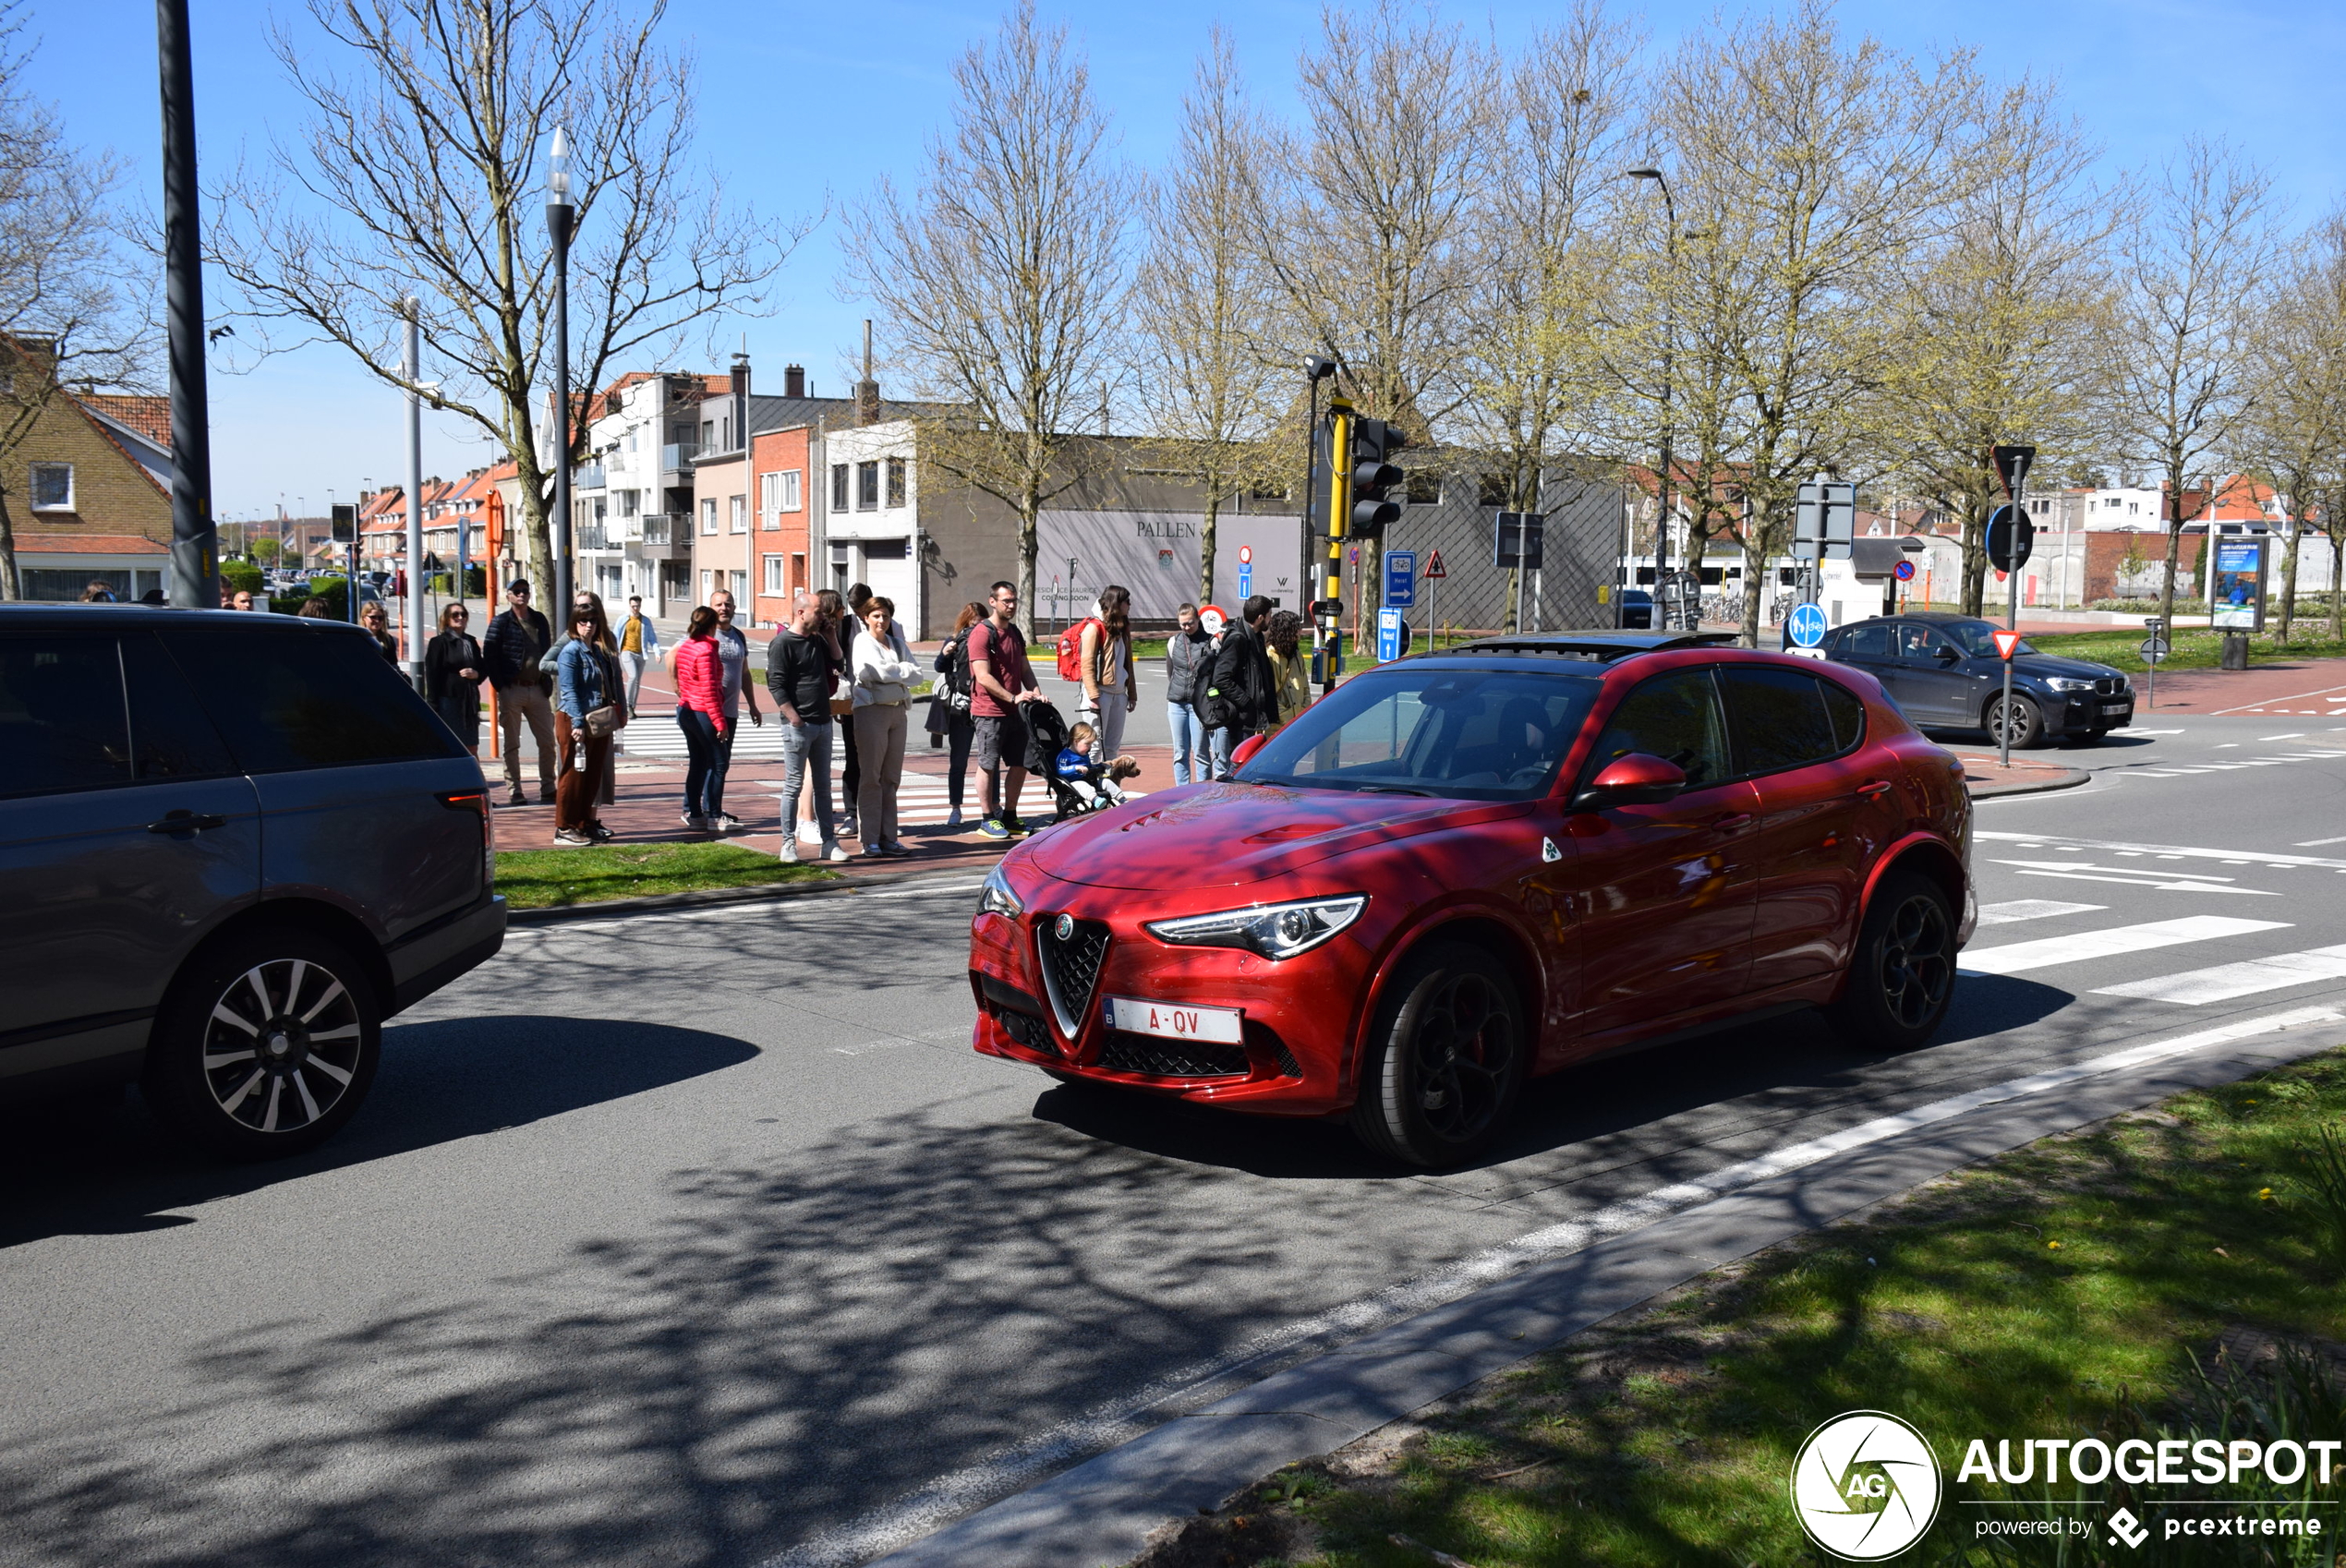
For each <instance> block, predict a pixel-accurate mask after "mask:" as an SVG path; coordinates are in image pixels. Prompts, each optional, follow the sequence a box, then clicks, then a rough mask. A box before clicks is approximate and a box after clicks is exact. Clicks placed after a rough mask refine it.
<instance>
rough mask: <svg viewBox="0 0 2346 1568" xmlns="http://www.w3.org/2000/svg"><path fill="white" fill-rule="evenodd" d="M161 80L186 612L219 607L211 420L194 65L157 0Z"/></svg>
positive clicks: (177, 512) (180, 2)
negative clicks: (206, 382)
mask: <svg viewBox="0 0 2346 1568" xmlns="http://www.w3.org/2000/svg"><path fill="white" fill-rule="evenodd" d="M155 41H156V45H157V48H156V53H157V54H158V55H159V56H160V63H161V66H162V78H163V274H164V278H165V289H166V294H167V305H166V310H167V313H168V320H169V323H170V330H169V333H168V338H169V344H170V356H171V460H172V461H171V588H170V592H169V595H168V597H169V598H170V601H171V602H172V603H173V604H175V605H177V606H179V607H180V608H181V609H218V608H219V607H220V535H219V530H218V528H217V527H216V526H215V525H214V524H213V522H212V415H211V410H210V407H209V405H208V404H207V402H206V398H207V393H206V392H205V389H204V358H203V353H204V332H203V242H202V236H201V235H200V233H199V232H198V223H199V222H200V217H201V212H200V208H201V196H200V193H199V191H198V189H197V187H196V68H195V59H194V52H193V48H192V46H191V44H190V42H189V41H188V36H187V0H155Z"/></svg>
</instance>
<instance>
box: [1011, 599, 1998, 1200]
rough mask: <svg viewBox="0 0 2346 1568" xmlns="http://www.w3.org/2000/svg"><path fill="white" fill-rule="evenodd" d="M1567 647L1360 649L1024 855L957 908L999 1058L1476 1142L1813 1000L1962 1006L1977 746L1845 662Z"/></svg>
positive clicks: (1439, 1162)
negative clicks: (1698, 1041) (1327, 675)
mask: <svg viewBox="0 0 2346 1568" xmlns="http://www.w3.org/2000/svg"><path fill="white" fill-rule="evenodd" d="M1720 641H1721V640H1720V639H1716V638H1712V637H1709V636H1685V635H1675V636H1674V635H1664V634H1651V633H1617V632H1600V633H1554V634H1547V635H1539V634H1530V635H1524V636H1519V637H1505V638H1498V639H1492V640H1486V641H1481V642H1476V643H1469V644H1467V645H1462V646H1459V647H1457V648H1454V649H1445V650H1444V651H1442V652H1440V653H1438V654H1428V655H1421V656H1419V657H1411V658H1405V659H1401V660H1398V661H1397V662H1395V663H1392V664H1388V665H1385V666H1382V667H1380V668H1378V669H1371V670H1367V671H1365V672H1363V673H1361V674H1360V675H1356V676H1354V677H1353V678H1352V679H1350V680H1348V681H1345V682H1343V683H1342V684H1341V685H1339V686H1337V687H1336V690H1335V691H1334V692H1332V693H1330V694H1328V695H1326V696H1325V697H1323V698H1322V699H1321V700H1320V701H1319V702H1317V703H1315V704H1313V705H1312V706H1311V707H1309V708H1307V709H1305V710H1304V712H1303V713H1302V714H1301V715H1300V716H1299V717H1298V718H1296V719H1295V720H1294V722H1293V723H1291V724H1289V725H1288V726H1287V728H1286V729H1284V730H1280V731H1278V733H1276V734H1275V735H1272V736H1270V737H1268V738H1267V739H1261V738H1258V739H1254V740H1250V741H1248V742H1246V743H1244V744H1243V745H1241V746H1240V748H1239V750H1238V759H1237V760H1238V762H1239V766H1238V767H1237V769H1236V772H1235V776H1234V777H1233V778H1229V779H1227V780H1226V781H1223V782H1219V783H1208V784H1192V785H1187V786H1184V787H1182V788H1179V789H1174V790H1165V791H1162V792H1160V793H1156V794H1152V795H1148V796H1146V797H1144V798H1142V799H1139V800H1135V801H1132V802H1128V803H1126V804H1124V805H1121V806H1119V807H1117V808H1116V809H1115V810H1113V811H1108V812H1103V813H1100V814H1095V815H1089V816H1082V817H1077V818H1075V819H1073V820H1071V821H1070V822H1067V823H1064V824H1061V825H1059V826H1055V827H1052V828H1050V829H1048V830H1046V832H1044V833H1042V834H1040V835H1038V836H1036V837H1035V838H1031V839H1029V840H1027V841H1026V842H1024V843H1022V844H1020V845H1018V846H1017V847H1016V848H1014V849H1012V850H1010V853H1009V854H1008V855H1006V856H1004V857H1003V859H1002V861H1001V862H1000V864H999V865H998V866H997V867H996V869H995V870H994V872H993V874H991V875H989V876H988V877H987V878H986V888H985V891H984V893H983V894H981V895H980V898H979V902H978V911H977V913H976V915H975V917H974V918H973V921H972V923H971V927H970V985H971V988H972V990H973V992H974V993H975V995H976V1001H977V1008H978V1016H977V1025H976V1035H975V1039H974V1042H973V1043H974V1044H975V1046H976V1048H977V1049H978V1050H980V1051H983V1052H986V1053H988V1054H990V1055H997V1056H1008V1057H1010V1058H1011V1059H1013V1060H1016V1061H1022V1062H1031V1063H1033V1064H1034V1065H1035V1066H1037V1067H1042V1068H1044V1069H1045V1070H1046V1071H1047V1072H1049V1073H1051V1074H1053V1075H1055V1076H1057V1077H1058V1078H1061V1079H1063V1080H1070V1081H1086V1082H1096V1083H1100V1084H1115V1085H1119V1086H1122V1087H1126V1088H1130V1089H1133V1090H1141V1091H1151V1092H1156V1093H1160V1094H1169V1095H1174V1096H1178V1097H1179V1098H1181V1099H1184V1100H1191V1101H1195V1102H1199V1103H1201V1104H1215V1105H1225V1106H1227V1107H1229V1108H1231V1109H1233V1110H1243V1111H1253V1112H1259V1113H1262V1114H1264V1115H1270V1116H1331V1117H1332V1116H1344V1117H1348V1119H1349V1122H1350V1125H1351V1127H1352V1128H1353V1130H1354V1131H1355V1132H1356V1133H1357V1134H1358V1135H1359V1136H1360V1139H1361V1140H1362V1141H1364V1142H1366V1143H1367V1144H1368V1145H1369V1146H1370V1147H1371V1148H1372V1149H1373V1150H1376V1151H1378V1152H1381V1153H1383V1154H1385V1155H1387V1156H1390V1157H1393V1158H1396V1159H1397V1160H1400V1161H1404V1162H1408V1163H1410V1164H1420V1165H1429V1166H1443V1165H1452V1164H1459V1163H1461V1162H1464V1161H1468V1160H1471V1159H1473V1158H1475V1157H1477V1156H1478V1155H1480V1154H1481V1153H1482V1152H1484V1151H1485V1150H1486V1149H1487V1148H1488V1147H1489V1145H1490V1144H1491V1143H1492V1141H1493V1139H1494V1138H1495V1136H1496V1135H1497V1134H1498V1132H1499V1131H1500V1129H1501V1127H1502V1125H1503V1123H1504V1122H1505V1120H1506V1117H1507V1115H1508V1113H1509V1111H1510V1110H1511V1108H1512V1107H1513V1105H1514V1103H1515V1102H1516V1100H1517V1098H1518V1096H1519V1095H1520V1094H1521V1092H1522V1090H1523V1084H1524V1080H1526V1079H1527V1078H1528V1077H1530V1076H1532V1075H1534V1074H1539V1073H1547V1072H1554V1071H1555V1070H1556V1069H1557V1068H1559V1067H1566V1066H1568V1065H1571V1064H1573V1063H1577V1062H1583V1061H1587V1060H1590V1058H1593V1057H1597V1056H1602V1055H1608V1054H1610V1053H1613V1052H1616V1051H1621V1050H1625V1049H1627V1048H1629V1047H1633V1046H1641V1045H1650V1044H1653V1043H1657V1042H1660V1041H1664V1040H1669V1039H1673V1038H1676V1037H1681V1036H1685V1035H1687V1034H1691V1033H1694V1032H1697V1031H1707V1030H1711V1029H1716V1028H1718V1027H1720V1026H1721V1025H1723V1024H1728V1023H1732V1022H1735V1021H1737V1020H1747V1019H1753V1018H1755V1017H1758V1016H1760V1015H1763V1014H1772V1013H1781V1012H1786V1011H1790V1010H1792V1009H1795V1008H1798V1007H1822V1008H1824V1009H1825V1010H1826V1012H1827V1013H1828V1014H1829V1015H1830V1016H1831V1018H1832V1020H1833V1022H1834V1023H1835V1024H1836V1025H1837V1026H1838V1029H1839V1031H1840V1032H1841V1033H1842V1034H1843V1036H1844V1038H1845V1039H1847V1040H1848V1041H1849V1043H1851V1044H1853V1045H1856V1046H1858V1047H1861V1048H1865V1049H1879V1050H1886V1051H1899V1050H1905V1049H1911V1048H1913V1047H1915V1046H1917V1045H1920V1044H1922V1043H1924V1042H1925V1041H1927V1040H1928V1039H1929V1037H1930V1036H1931V1034H1932V1033H1933V1031H1936V1030H1937V1029H1938V1027H1939V1025H1940V1022H1941V1019H1944V1018H1945V1016H1946V1012H1947V1005H1948V1001H1949V998H1950V995H1951V994H1952V993H1953V988H1954V981H1955V955H1956V952H1957V951H1958V949H1960V948H1961V947H1962V946H1963V944H1964V943H1965V941H1967V940H1969V938H1970V935H1971V927H1972V924H1973V922H1974V919H1975V910H1976V905H1975V904H1974V901H1973V899H1972V893H1971V876H1970V871H1969V864H1970V847H1971V806H1970V802H1969V798H1968V796H1967V795H1966V794H1965V790H1964V779H1963V765H1962V764H1961V763H1960V762H1958V761H1957V760H1956V759H1955V758H1954V757H1953V755H1951V754H1948V753H1947V752H1944V751H1941V749H1940V748H1939V747H1937V746H1935V745H1933V744H1931V743H1930V742H1929V741H1926V740H1924V739H1923V737H1922V736H1921V735H1919V734H1917V732H1916V730H1915V729H1914V726H1912V725H1911V724H1909V723H1907V722H1906V720H1905V717H1904V716H1903V715H1901V714H1900V713H1899V711H1898V708H1897V706H1896V705H1895V704H1894V703H1893V702H1892V701H1890V699H1889V698H1888V697H1886V696H1884V695H1883V694H1882V690H1881V687H1880V685H1879V684H1878V683H1877V682H1876V681H1874V680H1873V678H1872V677H1870V676H1868V675H1867V674H1865V673H1864V672H1863V671H1861V670H1858V669H1852V668H1851V667H1850V666H1848V665H1845V664H1827V663H1822V662H1819V661H1815V660H1809V659H1802V658H1797V657H1791V656H1788V655H1783V654H1772V653H1756V652H1751V651H1747V650H1745V649H1741V648H1732V647H1725V646H1722V645H1719V643H1720Z"/></svg>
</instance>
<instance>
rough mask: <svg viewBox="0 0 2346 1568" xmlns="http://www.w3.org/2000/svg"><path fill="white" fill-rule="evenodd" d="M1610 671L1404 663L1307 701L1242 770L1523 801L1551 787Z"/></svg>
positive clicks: (1291, 779)
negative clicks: (1603, 675)
mask: <svg viewBox="0 0 2346 1568" xmlns="http://www.w3.org/2000/svg"><path fill="white" fill-rule="evenodd" d="M1599 684H1600V678H1599V677H1598V676H1597V675H1596V674H1595V673H1590V674H1587V675H1579V674H1566V673H1562V672H1552V671H1549V670H1544V669H1525V670H1515V669H1442V668H1440V667H1439V666H1430V665H1429V666H1416V667H1412V666H1409V665H1403V666H1400V667H1397V668H1396V669H1389V670H1377V671H1374V672H1372V673H1369V674H1364V675H1360V676H1357V677H1355V678H1354V679H1352V680H1350V681H1346V682H1345V683H1344V684H1343V685H1341V686H1338V687H1337V688H1336V690H1335V691H1334V692H1331V693H1330V694H1328V695H1326V696H1324V697H1323V698H1321V699H1320V700H1319V701H1318V702H1316V703H1314V704H1312V706H1310V707H1308V708H1305V709H1304V710H1303V711H1302V713H1300V714H1299V715H1297V717H1296V718H1295V721H1294V722H1293V723H1291V724H1289V725H1288V727H1287V728H1286V729H1284V730H1280V731H1279V732H1278V733H1277V734H1276V735H1274V736H1272V737H1271V739H1270V741H1269V742H1267V743H1266V744H1265V745H1264V748H1263V749H1262V750H1261V751H1260V752H1257V753H1256V754H1254V756H1253V757H1252V759H1250V760H1249V761H1248V763H1247V765H1246V766H1244V767H1242V768H1240V770H1239V773H1238V777H1239V778H1240V779H1243V780H1244V781H1245V782H1247V783H1250V784H1292V785H1301V786H1304V787H1306V788H1310V789H1315V790H1364V791H1389V792H1394V793H1398V794H1409V795H1440V796H1449V797H1456V798H1458V799H1462V800H1469V801H1523V800H1530V799H1531V798H1532V797H1533V796H1535V795H1542V794H1545V793H1546V792H1547V790H1548V788H1549V786H1550V784H1551V783H1552V782H1553V781H1554V778H1555V773H1556V767H1557V766H1558V765H1559V764H1561V763H1562V762H1563V761H1564V754H1565V753H1566V752H1567V751H1570V750H1571V749H1572V742H1574V741H1575V740H1576V739H1578V736H1579V733H1580V721H1581V719H1583V718H1586V717H1587V716H1588V712H1589V705H1590V702H1592V701H1593V700H1594V699H1595V697H1596V694H1597V688H1598V686H1599Z"/></svg>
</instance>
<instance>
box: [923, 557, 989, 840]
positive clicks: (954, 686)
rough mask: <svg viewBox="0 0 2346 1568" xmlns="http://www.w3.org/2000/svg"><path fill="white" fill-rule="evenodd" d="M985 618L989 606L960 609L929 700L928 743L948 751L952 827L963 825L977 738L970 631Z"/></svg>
mask: <svg viewBox="0 0 2346 1568" xmlns="http://www.w3.org/2000/svg"><path fill="white" fill-rule="evenodd" d="M985 619H986V607H985V606H984V605H982V604H976V603H971V604H965V605H963V606H961V614H960V615H958V616H956V617H955V618H954V621H953V634H952V635H951V636H949V637H948V638H946V639H945V645H944V646H942V647H940V648H938V649H937V667H936V668H937V683H936V686H935V688H934V690H933V691H932V692H931V693H930V695H929V699H928V733H929V744H930V745H931V746H935V745H937V743H938V742H940V741H941V742H944V743H945V744H946V746H947V747H948V748H949V749H948V751H947V752H946V762H947V766H949V769H950V771H949V773H947V775H946V776H945V799H946V802H947V803H948V804H949V805H950V806H951V807H952V808H953V811H952V814H951V815H949V816H948V817H947V818H946V819H945V826H947V827H949V828H953V827H959V826H961V784H962V775H963V774H965V773H967V772H968V771H969V766H970V742H971V741H972V740H973V739H974V738H975V737H976V735H977V719H976V718H975V717H974V716H973V715H972V714H971V712H970V695H971V693H972V692H973V690H974V689H975V682H974V681H972V680H971V679H970V628H971V627H973V626H974V625H976V624H977V623H978V622H979V621H983V620H985Z"/></svg>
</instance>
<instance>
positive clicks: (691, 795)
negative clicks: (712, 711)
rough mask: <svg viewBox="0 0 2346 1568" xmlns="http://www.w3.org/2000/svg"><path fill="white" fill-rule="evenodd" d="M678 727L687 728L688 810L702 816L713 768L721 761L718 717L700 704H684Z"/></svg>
mask: <svg viewBox="0 0 2346 1568" xmlns="http://www.w3.org/2000/svg"><path fill="white" fill-rule="evenodd" d="M676 727H677V728H678V729H680V730H683V732H684V811H685V813H686V814H688V815H692V816H699V815H702V814H703V813H702V811H701V798H702V796H703V795H704V794H705V793H706V792H707V789H708V773H709V769H710V768H711V767H712V766H715V765H716V762H717V721H716V720H715V719H713V718H710V717H709V716H708V715H707V714H705V713H703V712H701V711H700V710H699V709H697V708H689V707H680V708H678V709H677V710H676Z"/></svg>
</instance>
